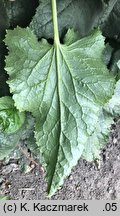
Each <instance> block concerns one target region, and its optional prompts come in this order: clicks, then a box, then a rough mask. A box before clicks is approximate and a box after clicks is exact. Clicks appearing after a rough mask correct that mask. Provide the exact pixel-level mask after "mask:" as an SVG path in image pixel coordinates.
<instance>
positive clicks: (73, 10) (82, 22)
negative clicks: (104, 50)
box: [30, 0, 104, 38]
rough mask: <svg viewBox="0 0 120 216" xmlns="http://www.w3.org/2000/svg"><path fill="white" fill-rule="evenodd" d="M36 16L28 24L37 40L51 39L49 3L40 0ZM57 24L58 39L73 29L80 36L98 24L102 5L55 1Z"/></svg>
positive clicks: (93, 0)
mask: <svg viewBox="0 0 120 216" xmlns="http://www.w3.org/2000/svg"><path fill="white" fill-rule="evenodd" d="M39 2H40V5H39V7H38V8H37V11H36V14H35V16H34V17H33V20H32V22H31V24H30V27H31V29H32V30H34V32H35V34H36V35H37V37H38V38H41V37H45V38H53V25H52V16H51V1H50V0H46V1H44V0H42V1H41V0H40V1H39ZM57 5H58V23H59V34H60V37H61V36H63V34H64V33H65V32H66V31H67V30H68V28H73V27H74V30H77V31H79V33H80V34H81V36H83V35H86V34H88V32H89V31H90V30H91V29H92V28H93V27H94V26H96V25H97V24H98V21H99V18H100V17H101V16H102V14H103V8H104V6H103V4H102V2H101V1H98V0H85V1H84V0H65V1H64V0H57Z"/></svg>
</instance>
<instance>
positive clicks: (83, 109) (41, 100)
mask: <svg viewBox="0 0 120 216" xmlns="http://www.w3.org/2000/svg"><path fill="white" fill-rule="evenodd" d="M5 42H6V44H7V46H8V48H9V56H8V57H7V58H6V70H7V72H8V74H9V76H10V79H9V81H8V83H9V86H10V90H11V92H12V93H13V98H14V101H15V105H16V107H17V108H18V109H19V110H20V111H25V110H27V111H30V112H32V114H33V115H34V117H35V119H36V132H35V136H36V140H37V144H38V146H39V148H40V151H41V153H42V155H43V161H44V164H45V166H46V172H47V174H46V175H47V179H48V191H49V194H50V195H52V194H53V193H54V192H55V191H56V189H57V188H58V187H59V186H60V185H61V184H62V183H63V179H64V178H65V177H66V176H67V175H69V174H70V171H71V169H72V167H73V166H74V165H76V163H77V161H78V159H79V158H80V156H81V155H82V154H83V150H84V149H85V146H86V145H85V144H86V141H87V140H88V138H89V137H90V136H91V135H92V133H93V132H94V131H95V128H96V124H97V122H98V118H99V112H100V109H101V107H102V106H103V105H104V104H105V103H106V102H107V101H108V100H109V98H111V97H112V94H113V91H114V85H115V80H114V78H113V76H112V75H110V74H109V72H108V70H107V68H106V66H105V65H104V63H103V61H102V52H103V49H104V38H103V36H102V35H101V32H100V31H98V30H96V31H95V32H92V34H91V35H90V36H88V37H85V38H83V39H81V40H78V41H76V42H73V43H72V44H71V43H70V45H66V44H63V45H62V44H59V46H57V47H54V46H52V45H50V44H48V42H47V41H46V40H42V41H40V42H38V41H37V38H36V36H35V35H34V34H33V32H32V31H31V30H30V29H29V28H27V29H21V28H19V27H18V28H16V29H15V30H14V31H8V33H7V36H6V39H5Z"/></svg>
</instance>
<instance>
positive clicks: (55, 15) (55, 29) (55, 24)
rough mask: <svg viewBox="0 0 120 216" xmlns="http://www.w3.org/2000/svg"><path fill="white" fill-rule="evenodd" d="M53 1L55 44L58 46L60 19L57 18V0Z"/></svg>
mask: <svg viewBox="0 0 120 216" xmlns="http://www.w3.org/2000/svg"><path fill="white" fill-rule="evenodd" d="M51 2H52V18H53V28H54V45H55V46H57V45H59V43H60V40H59V31H58V20H57V5H56V0H51Z"/></svg>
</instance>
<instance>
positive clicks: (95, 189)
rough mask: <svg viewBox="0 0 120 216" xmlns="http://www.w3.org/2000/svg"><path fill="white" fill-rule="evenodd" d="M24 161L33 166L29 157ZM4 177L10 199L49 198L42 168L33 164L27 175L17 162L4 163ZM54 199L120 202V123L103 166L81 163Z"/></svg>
mask: <svg viewBox="0 0 120 216" xmlns="http://www.w3.org/2000/svg"><path fill="white" fill-rule="evenodd" d="M24 160H25V161H26V163H29V162H28V160H26V158H25V156H24ZM0 176H1V179H0V184H1V191H2V193H4V194H6V195H8V196H9V197H10V199H15V200H16V199H17V200H18V199H28V200H38V199H39V200H40V199H41V200H43V199H47V194H46V183H45V180H44V172H43V169H42V167H41V166H39V165H38V166H35V167H34V164H33V165H32V168H31V170H30V171H29V169H28V170H27V173H26V174H24V173H22V172H21V171H20V168H19V165H18V162H17V161H15V160H10V161H9V162H7V163H5V162H1V167H0ZM52 199H61V200H64V199H93V200H94V199H98V200H99V199H102V200H103V199H111V200H114V199H118V200H119V199H120V120H119V121H118V122H117V123H116V124H115V125H113V129H112V132H111V135H110V138H109V142H108V144H107V145H106V146H105V148H104V149H103V150H102V151H101V159H100V161H99V163H98V162H92V163H88V162H86V161H85V160H82V159H81V160H79V163H78V165H77V166H76V167H75V168H74V169H73V170H72V173H71V175H70V176H69V177H68V179H66V181H65V183H64V186H63V187H61V188H60V189H59V191H58V192H57V193H56V194H55V195H54V196H53V197H52Z"/></svg>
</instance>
